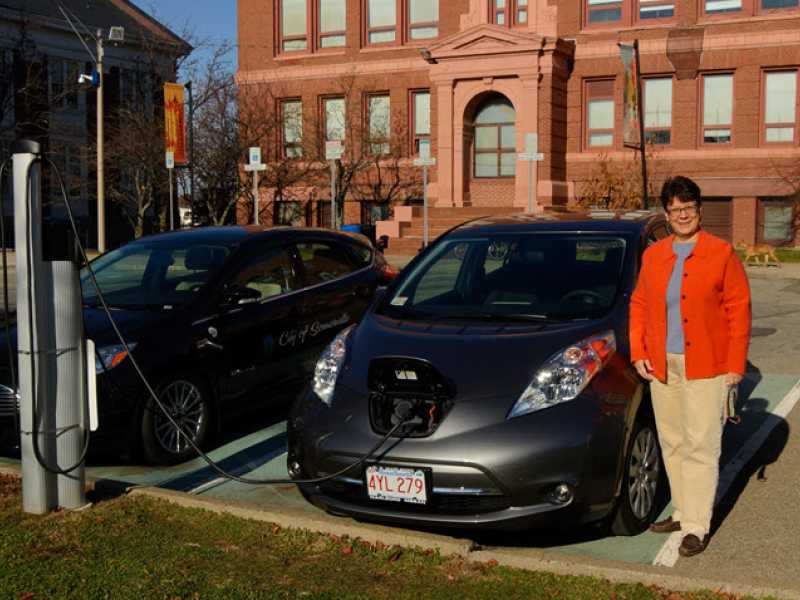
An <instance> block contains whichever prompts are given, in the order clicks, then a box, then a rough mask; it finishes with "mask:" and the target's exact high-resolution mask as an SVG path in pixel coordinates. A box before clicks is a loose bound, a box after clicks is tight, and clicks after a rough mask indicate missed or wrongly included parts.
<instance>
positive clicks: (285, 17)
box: [280, 0, 309, 52]
mask: <svg viewBox="0 0 800 600" xmlns="http://www.w3.org/2000/svg"><path fill="white" fill-rule="evenodd" d="M280 9H281V49H282V50H283V51H284V52H295V51H298V50H308V15H309V11H308V0H281V2H280Z"/></svg>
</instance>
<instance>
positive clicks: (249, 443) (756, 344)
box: [0, 265, 800, 597]
mask: <svg viewBox="0 0 800 600" xmlns="http://www.w3.org/2000/svg"><path fill="white" fill-rule="evenodd" d="M795 267H800V265H787V266H786V267H785V268H784V269H781V270H778V269H775V268H772V269H769V268H764V267H761V268H749V269H748V273H749V275H750V281H751V287H752V292H753V311H754V320H753V339H752V344H751V351H750V357H749V358H750V364H749V373H748V375H747V378H746V380H745V382H744V383H743V385H742V389H741V394H740V398H741V404H740V410H741V414H742V423H741V424H740V425H728V426H727V427H726V430H725V434H724V439H723V457H722V480H721V485H720V493H719V498H718V506H717V511H716V523H715V531H714V535H713V538H712V541H711V544H710V546H709V548H708V550H707V551H706V552H705V553H704V554H703V555H701V556H699V557H695V558H692V559H678V556H677V551H676V550H677V544H676V542H677V541H678V538H677V536H673V537H668V536H663V535H656V534H652V533H649V532H647V533H644V534H641V535H639V536H636V537H633V538H613V537H606V536H605V534H604V533H603V530H601V529H600V528H594V527H588V528H584V529H582V530H579V531H570V532H555V531H547V532H520V533H518V534H514V535H513V536H509V535H506V536H504V537H497V536H490V537H480V538H472V539H471V542H472V546H473V548H474V549H477V548H480V549H481V551H480V552H483V553H492V552H498V553H501V554H502V555H503V556H506V557H510V559H509V560H510V561H511V562H514V561H515V560H516V561H522V562H524V561H525V560H526V559H530V560H534V559H535V560H539V561H541V560H542V559H544V560H551V561H560V560H561V561H564V560H566V561H576V560H577V561H584V560H585V561H590V562H592V564H596V565H608V566H609V568H615V567H618V566H619V565H627V566H636V567H637V568H642V569H643V570H642V573H658V572H663V570H666V569H669V570H670V572H671V573H676V574H680V575H684V576H687V577H690V578H695V577H696V578H701V579H704V580H709V579H710V580H714V581H720V582H730V583H732V584H736V583H738V584H740V585H741V586H755V587H759V586H761V587H767V588H778V589H781V590H784V591H785V593H787V594H789V593H796V594H797V595H798V597H800V566H798V563H797V556H800V542H798V540H797V537H796V535H795V534H794V528H795V524H796V523H797V522H800V492H798V488H797V485H796V479H797V474H798V473H800V442H799V441H798V440H797V436H795V435H791V432H792V430H793V428H794V427H800V409H794V410H792V409H793V408H794V405H795V403H796V402H797V400H798V397H800V383H799V382H798V380H800V361H798V360H797V356H798V355H800V318H798V317H800V268H795ZM285 446H286V428H285V422H284V421H283V420H282V417H281V416H280V415H264V416H263V418H262V419H261V420H260V421H257V420H256V421H254V420H253V419H250V420H248V421H247V422H243V423H241V424H240V426H239V428H237V429H235V430H233V431H230V432H228V433H226V435H225V438H224V439H223V440H221V443H220V445H218V447H216V448H215V449H214V450H212V451H211V452H210V454H209V455H210V457H211V458H212V459H214V460H215V461H217V462H218V463H219V464H220V466H222V467H223V468H224V469H226V470H228V471H230V472H233V473H234V474H237V475H241V476H247V477H248V478H252V479H263V478H276V477H286V476H287V474H286V463H285V459H286V454H285ZM16 463H17V460H16V457H14V456H9V457H6V458H2V459H0V464H6V465H10V466H13V465H14V464H16ZM87 474H88V475H89V476H91V477H94V478H97V479H102V480H112V481H115V482H123V483H125V484H127V485H142V486H158V487H160V488H163V489H166V490H173V491H178V492H183V493H186V494H188V495H191V496H195V497H198V498H203V499H206V500H210V501H214V502H215V503H218V504H223V505H225V504H231V505H236V506H249V507H252V508H255V509H261V510H266V511H269V512H270V513H273V514H274V513H276V512H277V513H281V512H282V511H285V512H286V514H291V515H293V518H297V516H298V515H299V516H301V517H302V516H303V515H307V516H308V517H309V518H313V519H318V518H320V517H322V513H321V511H319V510H318V509H316V508H315V507H313V506H311V505H309V504H307V503H306V502H305V501H304V500H303V499H302V497H301V496H300V495H299V493H298V492H297V491H296V490H295V488H294V486H293V485H277V486H253V485H246V484H242V483H238V482H232V481H228V480H225V479H223V478H220V477H219V476H218V475H217V474H216V473H215V472H214V471H213V470H212V469H210V468H209V467H208V466H207V465H205V463H204V462H203V461H202V460H201V459H195V460H193V461H190V462H188V463H185V464H182V465H178V466H175V467H171V468H150V467H142V466H135V465H125V464H119V462H118V461H115V459H113V458H112V457H102V456H100V457H94V458H93V459H92V460H91V461H90V463H89V466H88V468H87ZM669 510H670V509H669V507H668V506H667V507H665V509H664V511H663V514H664V515H668V514H669ZM337 521H339V522H340V523H342V524H343V525H344V526H345V527H346V526H347V524H348V523H352V524H353V525H355V524H354V523H353V522H351V521H349V520H346V519H337ZM359 527H363V526H361V525H359ZM450 535H452V534H450ZM453 537H454V538H455V539H464V538H466V537H468V536H467V534H465V533H456V534H455V536H453ZM411 539H412V540H413V537H412V538H411ZM487 556H488V554H487ZM654 565H655V566H654Z"/></svg>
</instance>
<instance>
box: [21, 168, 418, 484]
mask: <svg viewBox="0 0 800 600" xmlns="http://www.w3.org/2000/svg"><path fill="white" fill-rule="evenodd" d="M45 160H46V161H47V163H48V164H49V165H50V167H51V168H52V169H53V173H54V174H55V176H56V179H57V180H58V185H59V187H60V189H61V195H62V197H63V199H64V206H65V207H66V210H67V217H68V218H69V222H70V225H71V227H72V232H73V234H74V235H75V241H76V243H77V245H78V249H79V251H80V255H81V259H82V260H83V262H84V264H85V265H86V270H87V272H88V274H89V278H90V279H91V281H92V286H93V287H94V290H95V292H96V293H97V299H98V300H99V301H100V305H101V307H102V308H103V312H104V313H105V315H106V317H107V318H108V321H109V323H110V324H111V328H112V329H113V330H114V335H116V337H117V339H118V340H119V343H120V344H121V345H122V347H123V349H124V350H125V352H126V353H127V357H128V360H130V361H131V365H132V366H133V368H134V370H135V371H136V373H137V375H138V377H139V379H141V381H142V383H143V384H144V386H145V388H146V389H147V393H148V395H149V396H150V398H151V399H152V400H153V403H154V404H155V405H156V406H157V407H158V408H159V410H161V412H162V413H163V414H164V416H165V417H166V418H167V420H168V421H169V422H170V424H172V426H173V427H174V428H175V430H176V431H177V432H178V433H179V435H180V434H182V435H184V437H185V438H186V441H187V442H188V443H189V445H190V446H191V447H192V449H193V450H194V451H195V452H197V454H198V455H199V456H200V457H201V458H202V459H203V460H204V461H205V463H206V464H207V465H208V466H209V467H211V469H213V470H214V471H215V472H216V473H217V474H219V475H220V476H221V477H224V478H226V479H229V480H231V481H236V482H238V483H244V484H247V485H286V484H302V485H316V484H319V483H324V482H326V481H330V480H332V479H336V478H337V477H341V476H342V475H344V474H346V473H348V472H350V471H352V470H353V469H356V468H358V467H360V466H361V465H363V464H364V463H365V462H367V461H368V460H369V459H370V458H372V457H373V456H375V455H376V454H377V452H378V451H379V450H380V449H381V447H382V446H383V445H384V444H385V443H386V442H387V441H388V440H389V439H390V438H391V437H392V436H394V434H395V433H397V432H398V431H399V430H400V428H401V427H402V426H403V425H405V424H406V423H407V422H408V421H409V420H411V415H410V414H409V413H406V414H405V415H403V416H402V418H401V419H400V421H399V422H398V423H397V424H396V425H395V426H394V427H392V429H391V430H390V431H389V432H388V433H387V434H386V435H385V436H383V438H381V440H380V441H379V442H378V443H377V444H375V446H374V447H373V448H372V449H371V450H370V451H369V452H367V453H366V454H364V455H363V456H362V457H361V458H359V459H358V460H356V461H355V462H353V463H352V464H350V465H348V466H347V467H345V468H343V469H340V470H339V471H337V472H336V473H332V474H330V475H325V476H323V477H316V478H312V479H253V478H249V477H240V476H238V475H234V474H233V473H229V472H227V471H225V470H224V469H223V468H222V467H220V466H219V465H218V464H217V463H215V462H214V461H213V460H212V459H211V457H209V456H208V455H207V454H206V453H205V452H203V451H202V450H201V449H200V448H199V447H198V446H197V444H195V442H194V440H193V439H192V438H191V437H190V436H189V435H186V434H185V433H184V432H183V430H182V429H181V427H180V425H179V424H178V423H177V422H176V421H175V419H174V418H173V417H172V415H170V414H169V411H168V410H167V409H166V407H165V406H164V405H163V404H162V403H161V400H160V399H159V397H158V394H156V392H155V390H154V389H153V387H152V386H151V385H150V382H149V381H148V380H147V377H146V376H145V374H144V373H143V372H142V369H141V368H140V367H139V363H138V362H137V361H136V358H135V357H134V356H133V353H132V352H131V349H130V348H129V346H128V343H127V341H126V340H125V337H124V336H123V335H122V332H121V331H120V330H119V327H118V326H117V323H116V321H115V320H114V316H113V315H112V314H111V310H110V309H109V307H108V304H107V303H106V300H105V297H104V296H103V292H102V290H101V289H100V285H99V284H98V283H97V278H96V277H95V273H94V270H93V269H92V265H91V263H90V262H89V258H88V256H87V255H86V250H85V249H84V247H83V244H82V243H81V241H80V236H79V235H78V227H77V225H76V223H75V217H74V215H73V213H72V206H71V205H70V202H69V197H68V195H67V191H66V187H65V185H64V180H63V178H62V177H61V173H60V172H59V170H58V167H57V166H56V165H55V163H53V161H52V160H50V159H48V158H45ZM404 437H405V436H403V438H404ZM37 459H38V455H37ZM40 462H41V461H40Z"/></svg>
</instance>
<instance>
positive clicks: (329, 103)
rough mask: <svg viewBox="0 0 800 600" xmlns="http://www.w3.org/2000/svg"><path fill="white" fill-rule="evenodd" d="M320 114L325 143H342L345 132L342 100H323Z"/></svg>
mask: <svg viewBox="0 0 800 600" xmlns="http://www.w3.org/2000/svg"><path fill="white" fill-rule="evenodd" d="M322 113H323V119H324V128H325V141H326V142H336V141H338V142H343V141H344V130H345V106H344V98H325V99H324V100H323V101H322Z"/></svg>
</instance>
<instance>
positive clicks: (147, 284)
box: [81, 238, 231, 308]
mask: <svg viewBox="0 0 800 600" xmlns="http://www.w3.org/2000/svg"><path fill="white" fill-rule="evenodd" d="M230 252H231V248H229V247H227V246H223V245H211V244H197V243H192V242H191V241H190V240H189V238H183V239H178V240H176V241H174V242H170V243H164V242H159V241H153V242H149V243H148V242H138V243H135V244H128V245H126V246H122V247H121V248H117V249H116V250H112V251H111V252H108V253H107V254H104V255H102V256H100V257H99V258H97V259H96V260H94V261H92V271H93V272H94V274H95V276H96V278H97V283H98V285H99V286H100V289H101V291H102V292H103V296H104V297H105V299H106V301H107V302H108V303H109V304H111V305H112V306H116V307H120V308H159V307H160V308H165V307H170V308H171V307H174V306H177V305H180V304H183V303H185V302H187V301H189V300H191V299H192V298H194V297H195V296H196V294H197V292H198V291H199V290H200V288H202V287H203V285H204V284H205V283H206V282H207V281H208V280H209V278H210V277H211V276H212V275H213V274H214V273H216V272H217V271H218V270H219V268H220V267H221V266H222V264H223V263H224V262H225V261H226V260H227V257H228V255H229V254H230ZM81 287H82V291H83V297H84V302H85V303H86V304H95V303H97V302H98V301H99V300H98V298H97V293H96V291H95V288H94V285H93V284H92V282H91V278H90V277H89V273H88V271H87V270H86V269H85V268H84V269H83V270H82V271H81Z"/></svg>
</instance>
